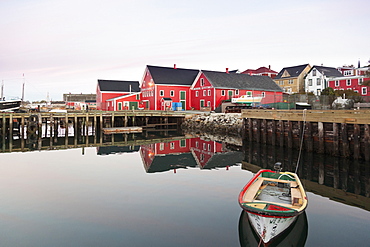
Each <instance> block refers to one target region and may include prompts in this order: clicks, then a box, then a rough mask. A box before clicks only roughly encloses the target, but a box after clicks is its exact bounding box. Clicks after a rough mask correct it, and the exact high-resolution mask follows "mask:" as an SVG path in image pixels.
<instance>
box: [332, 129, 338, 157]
mask: <svg viewBox="0 0 370 247" xmlns="http://www.w3.org/2000/svg"><path fill="white" fill-rule="evenodd" d="M333 154H334V155H338V154H339V132H338V124H337V123H333Z"/></svg>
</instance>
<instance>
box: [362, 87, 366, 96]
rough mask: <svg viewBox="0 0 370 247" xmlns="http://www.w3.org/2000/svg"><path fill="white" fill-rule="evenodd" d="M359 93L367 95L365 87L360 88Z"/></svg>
mask: <svg viewBox="0 0 370 247" xmlns="http://www.w3.org/2000/svg"><path fill="white" fill-rule="evenodd" d="M361 93H362V95H367V87H362V88H361Z"/></svg>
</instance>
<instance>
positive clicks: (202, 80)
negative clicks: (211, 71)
mask: <svg viewBox="0 0 370 247" xmlns="http://www.w3.org/2000/svg"><path fill="white" fill-rule="evenodd" d="M200 86H201V87H203V86H204V79H203V78H200Z"/></svg>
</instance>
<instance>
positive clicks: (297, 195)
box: [290, 182, 303, 206]
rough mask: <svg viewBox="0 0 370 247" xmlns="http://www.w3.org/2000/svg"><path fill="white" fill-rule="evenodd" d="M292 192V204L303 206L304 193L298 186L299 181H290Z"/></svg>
mask: <svg viewBox="0 0 370 247" xmlns="http://www.w3.org/2000/svg"><path fill="white" fill-rule="evenodd" d="M290 193H291V194H292V205H293V206H301V205H302V203H303V200H302V194H301V191H300V189H299V188H298V184H297V182H291V183H290Z"/></svg>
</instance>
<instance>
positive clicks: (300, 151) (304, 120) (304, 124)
mask: <svg viewBox="0 0 370 247" xmlns="http://www.w3.org/2000/svg"><path fill="white" fill-rule="evenodd" d="M306 116H307V109H304V110H303V130H302V136H301V144H300V147H299V154H298V160H297V166H296V168H295V173H296V174H297V172H298V166H299V161H300V159H301V153H302V147H303V139H304V131H305V129H306Z"/></svg>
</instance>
